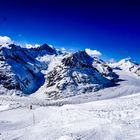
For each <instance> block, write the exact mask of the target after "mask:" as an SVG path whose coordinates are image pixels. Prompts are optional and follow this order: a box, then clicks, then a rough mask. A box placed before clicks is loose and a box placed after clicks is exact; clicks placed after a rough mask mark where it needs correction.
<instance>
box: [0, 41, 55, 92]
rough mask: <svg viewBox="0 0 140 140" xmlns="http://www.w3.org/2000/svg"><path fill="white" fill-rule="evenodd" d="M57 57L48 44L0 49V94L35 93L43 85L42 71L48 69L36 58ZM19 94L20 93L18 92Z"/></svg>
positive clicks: (45, 64) (46, 65) (46, 64)
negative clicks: (7, 92)
mask: <svg viewBox="0 0 140 140" xmlns="http://www.w3.org/2000/svg"><path fill="white" fill-rule="evenodd" d="M45 54H46V55H47V54H49V55H53V54H54V55H55V54H56V51H55V50H54V49H52V48H49V46H47V45H46V44H44V45H42V46H40V47H38V48H35V49H33V50H32V49H27V48H21V47H20V46H17V45H14V44H12V45H9V46H7V47H1V49H0V78H1V80H0V86H1V88H3V89H2V90H1V91H0V92H1V93H0V94H3V93H4V92H6V90H7V89H8V90H15V92H16V90H18V91H22V92H23V93H24V94H30V93H33V92H35V91H36V90H37V89H38V88H39V87H40V86H41V85H42V84H43V83H44V80H45V79H44V75H43V74H42V73H41V70H45V69H47V67H48V63H45V62H40V61H38V60H37V59H35V57H38V56H43V55H45ZM18 93H19V92H18Z"/></svg>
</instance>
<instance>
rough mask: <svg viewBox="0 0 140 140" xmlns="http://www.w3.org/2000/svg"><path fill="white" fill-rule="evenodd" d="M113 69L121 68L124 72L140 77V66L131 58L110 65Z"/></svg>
mask: <svg viewBox="0 0 140 140" xmlns="http://www.w3.org/2000/svg"><path fill="white" fill-rule="evenodd" d="M110 66H111V67H113V68H120V69H122V70H124V71H130V72H132V73H135V74H137V75H138V76H140V65H139V64H137V63H135V62H133V61H132V60H131V59H130V58H126V59H122V60H121V61H119V62H117V63H113V64H110Z"/></svg>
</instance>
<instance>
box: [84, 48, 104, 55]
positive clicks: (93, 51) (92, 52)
mask: <svg viewBox="0 0 140 140" xmlns="http://www.w3.org/2000/svg"><path fill="white" fill-rule="evenodd" d="M85 51H86V53H87V54H88V55H90V56H92V57H99V56H101V55H102V53H101V52H99V51H97V50H91V49H89V48H87V49H85Z"/></svg>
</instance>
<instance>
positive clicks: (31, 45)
mask: <svg viewBox="0 0 140 140" xmlns="http://www.w3.org/2000/svg"><path fill="white" fill-rule="evenodd" d="M39 46H40V45H39V44H34V45H33V44H25V47H26V48H28V49H29V48H37V47H39Z"/></svg>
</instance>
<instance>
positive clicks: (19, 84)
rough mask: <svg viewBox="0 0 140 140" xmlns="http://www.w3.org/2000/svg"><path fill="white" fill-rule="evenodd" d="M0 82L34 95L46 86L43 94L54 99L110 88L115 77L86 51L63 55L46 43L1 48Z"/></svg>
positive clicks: (105, 66)
mask: <svg viewBox="0 0 140 140" xmlns="http://www.w3.org/2000/svg"><path fill="white" fill-rule="evenodd" d="M44 71H45V72H44ZM42 72H44V73H46V75H44V74H43V73H42ZM0 79H1V80H0V87H3V88H5V89H7V90H10V91H11V90H15V91H20V92H22V93H23V94H31V93H34V92H36V91H38V89H39V88H40V87H41V86H42V85H43V84H44V83H45V84H44V86H45V93H46V95H48V96H49V97H50V98H55V99H57V98H63V97H68V96H73V95H77V94H82V93H86V92H94V91H97V90H100V89H102V88H105V87H109V86H112V85H114V84H115V81H116V80H117V79H118V76H117V75H116V74H115V73H113V71H112V68H110V67H109V66H108V65H107V64H106V63H105V62H103V61H102V60H100V59H97V58H92V57H90V56H89V55H88V54H87V53H86V52H85V51H79V52H76V53H73V54H69V53H67V54H65V55H64V54H62V53H59V52H58V51H56V50H55V49H54V48H51V47H50V46H48V45H47V44H44V45H42V46H39V47H37V48H21V47H20V46H17V45H14V44H12V45H9V46H7V47H1V49H0ZM0 92H1V90H0ZM0 94H1V93H0Z"/></svg>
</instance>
